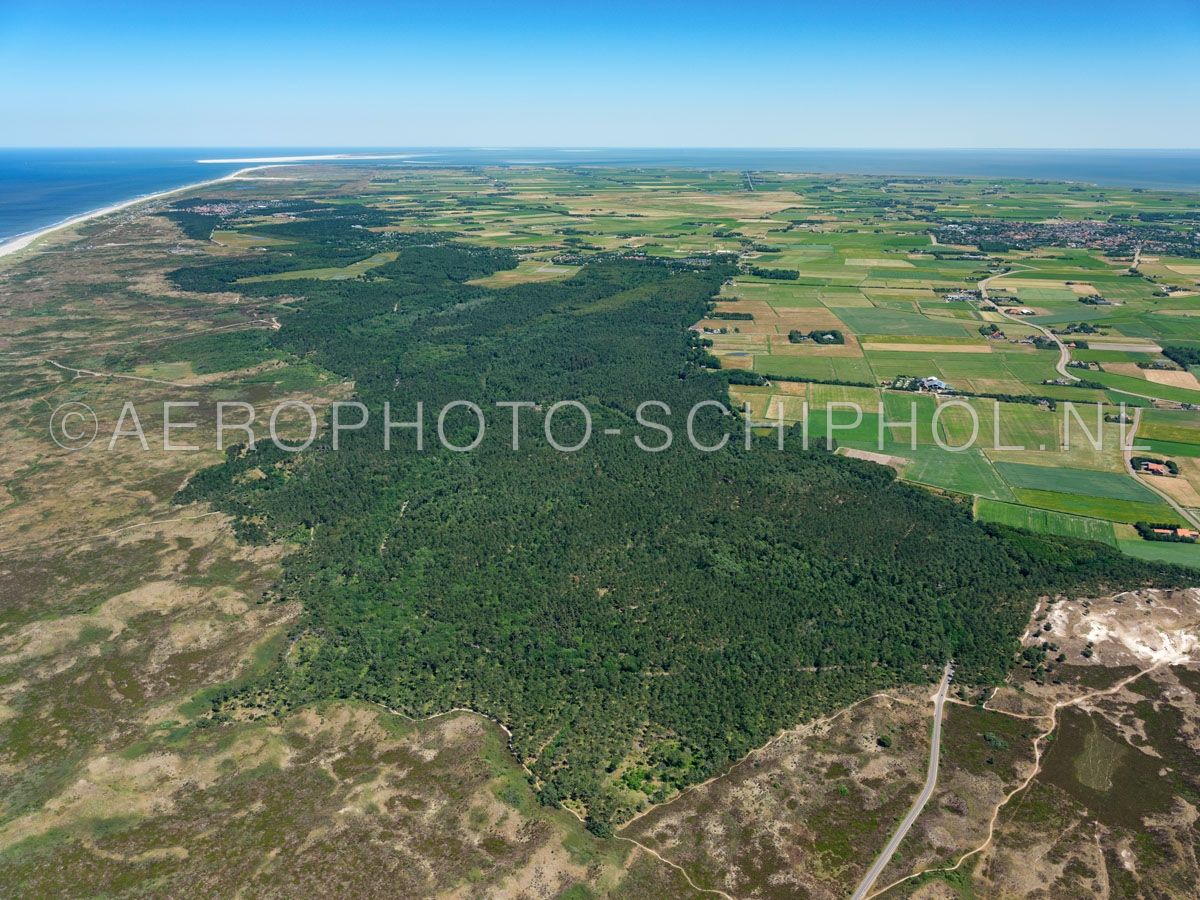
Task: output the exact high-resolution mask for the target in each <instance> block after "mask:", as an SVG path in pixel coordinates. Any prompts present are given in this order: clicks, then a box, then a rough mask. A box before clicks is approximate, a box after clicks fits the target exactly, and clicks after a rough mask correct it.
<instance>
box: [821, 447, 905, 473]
mask: <svg viewBox="0 0 1200 900" xmlns="http://www.w3.org/2000/svg"><path fill="white" fill-rule="evenodd" d="M838 453H840V454H842V456H849V457H852V458H854V459H865V460H866V461H867V462H873V463H879V465H881V466H891V467H892V468H893V469H895V470H896V471H897V472H900V471H903V469H904V467H905V466H906V465H908V464H909V462H910V460H908V459H906V458H905V457H903V456H892V455H891V454H890V453H876V452H874V451H873V450H856V449H855V448H853V447H840V448H838Z"/></svg>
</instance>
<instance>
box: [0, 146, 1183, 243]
mask: <svg viewBox="0 0 1200 900" xmlns="http://www.w3.org/2000/svg"><path fill="white" fill-rule="evenodd" d="M336 154H362V155H377V156H383V155H387V156H392V157H393V158H389V159H376V160H370V161H368V162H369V164H370V165H379V166H407V167H412V166H482V165H546V166H622V167H627V166H633V167H638V166H641V167H652V166H666V167H680V168H706V169H758V170H768V171H769V170H774V171H782V172H813V173H822V174H826V173H828V174H848V175H864V174H865V175H906V176H940V177H968V176H969V177H983V178H1026V179H1040V180H1051V181H1072V182H1080V183H1090V184H1098V185H1107V186H1119V187H1140V188H1152V189H1159V190H1177V191H1178V190H1183V191H1193V190H1194V191H1200V150H853V149H846V150H823V149H796V150H782V149H780V150H775V149H763V150H755V149H652V148H646V149H619V148H593V149H574V148H572V149H563V148H529V147H522V148H512V147H480V148H462V147H457V148H455V147H436V148H430V147H418V148H380V147H374V148H365V147H358V148H329V147H322V148H311V147H310V148H298V147H272V148H264V147H254V148H245V147H241V148H237V147H220V148H214V147H203V148H170V149H147V148H138V149H111V148H105V149H3V148H0V241H5V240H8V239H9V238H13V237H17V236H19V235H22V234H25V233H27V232H31V231H36V230H38V229H41V228H45V227H47V226H50V225H54V224H56V223H58V222H61V221H63V220H64V219H69V218H71V217H73V216H77V215H81V214H83V213H87V212H90V211H92V210H94V209H100V208H103V207H105V206H110V205H112V204H114V203H119V202H121V201H122V200H129V199H133V198H135V197H140V196H144V195H146V194H152V193H156V192H158V191H164V190H169V189H171V188H176V187H183V186H184V185H188V184H193V183H195V182H198V181H205V180H208V179H211V178H218V177H220V176H222V175H227V174H229V173H231V172H235V171H237V170H238V169H240V168H244V167H246V166H247V165H249V163H247V162H244V161H243V160H247V159H262V158H267V157H288V156H316V155H336ZM200 160H230V161H229V162H200ZM304 164H305V165H347V164H357V165H362V164H363V162H350V161H345V160H320V161H311V162H305V163H304Z"/></svg>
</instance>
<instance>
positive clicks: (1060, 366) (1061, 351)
mask: <svg viewBox="0 0 1200 900" xmlns="http://www.w3.org/2000/svg"><path fill="white" fill-rule="evenodd" d="M1028 268H1030V267H1029V266H1023V265H1021V264H1020V263H1013V268H1011V269H1007V270H1005V271H1003V272H997V273H996V274H995V275H989V276H988V277H987V278H985V279H983V281H981V282H979V284H978V288H979V296H980V298H981V299H982V300H987V299H988V292H987V289H988V284H990V283H991V282H992V281H993V280H995V279H997V278H1003V277H1004V276H1005V275H1011V274H1012V273H1013V272H1015V271H1016V270H1017V269H1028ZM993 305H994V306H996V312H998V313H1000V315H1002V316H1004V318H1006V319H1009V320H1010V321H1013V322H1019V323H1020V324H1022V325H1028V326H1029V327H1030V328H1036V329H1037V330H1038V331H1040V332H1041V333H1042V334H1044V335H1045V336H1046V337H1048V338H1050V340H1052V341H1054V343H1056V344H1057V345H1058V363H1057V364H1056V365H1055V366H1054V368H1055V369H1056V370H1057V371H1058V374H1059V375H1061V376H1062V377H1063V378H1065V379H1067V380H1068V381H1082V380H1083V379H1081V378H1080V377H1079V376H1078V375H1074V374H1072V372H1071V370H1070V369H1069V368H1068V367H1067V363H1069V362H1070V361H1071V351H1070V349H1069V348H1068V347H1067V345H1066V344H1064V343H1063V342H1062V341H1061V340H1060V339H1059V337H1058V335H1057V334H1055V333H1054V332H1053V331H1051V330H1050V329H1049V328H1046V327H1044V326H1042V325H1039V324H1038V323H1037V322H1030V321H1029V319H1027V318H1024V317H1022V316H1014V315H1012V314H1011V313H1009V312H1008V311H1007V310H1006V309H1005V308H1004V307H1003V306H999V305H997V304H993ZM1084 371H1086V370H1084ZM1106 390H1110V391H1113V392H1115V393H1118V394H1126V395H1127V396H1130V397H1140V398H1141V399H1143V400H1158V399H1159V398H1158V397H1155V396H1153V395H1151V394H1138V393H1136V392H1134V391H1127V390H1125V389H1124V388H1115V387H1108V388H1106Z"/></svg>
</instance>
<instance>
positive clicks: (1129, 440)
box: [1121, 406, 1200, 529]
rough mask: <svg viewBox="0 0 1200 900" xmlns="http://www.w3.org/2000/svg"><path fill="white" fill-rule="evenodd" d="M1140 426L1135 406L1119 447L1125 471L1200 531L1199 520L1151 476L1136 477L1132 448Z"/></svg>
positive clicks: (1139, 413) (1137, 407)
mask: <svg viewBox="0 0 1200 900" xmlns="http://www.w3.org/2000/svg"><path fill="white" fill-rule="evenodd" d="M1141 424H1142V408H1141V407H1140V406H1136V407H1134V409H1133V427H1132V428H1130V429H1129V432H1128V433H1127V434H1126V436H1125V443H1124V444H1123V445H1122V447H1121V455H1122V456H1123V457H1124V459H1125V470H1126V471H1127V472H1128V473H1129V474H1130V475H1132V476H1133V480H1134V481H1136V482H1137V483H1138V484H1141V485H1144V486H1146V487H1148V488H1149V489H1150V490H1152V491H1154V493H1156V494H1158V496H1160V497H1162V499H1163V500H1165V501H1166V502H1167V503H1168V504H1169V505H1170V506H1171V508H1172V509H1173V510H1175V512H1177V513H1179V515H1180V516H1181V517H1182V518H1183V521H1185V522H1187V523H1188V524H1189V525H1191V526H1192V527H1193V528H1198V529H1200V520H1197V518H1196V516H1194V515H1193V514H1192V513H1190V512H1188V511H1187V510H1186V509H1184V508H1183V507H1182V506H1181V505H1180V504H1179V503H1178V502H1177V501H1176V500H1175V498H1174V497H1172V496H1171V495H1170V494H1168V493H1167V492H1166V491H1164V490H1161V489H1159V487H1158V486H1157V485H1156V484H1154V483H1153V481H1152V480H1151V478H1153V477H1154V476H1151V478H1139V477H1138V473H1137V470H1136V469H1135V468H1134V467H1133V448H1134V446H1135V445H1134V438H1135V436H1136V435H1137V430H1138V426H1139V425H1141Z"/></svg>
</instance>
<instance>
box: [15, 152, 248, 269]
mask: <svg viewBox="0 0 1200 900" xmlns="http://www.w3.org/2000/svg"><path fill="white" fill-rule="evenodd" d="M267 168H271V166H250V167H249V168H246V169H239V170H238V171H236V172H231V173H229V174H228V175H222V176H221V177H220V178H210V179H208V180H207V181H197V182H196V183H195V184H185V185H182V186H180V187H176V188H170V189H168V190H165V191H157V192H155V193H152V194H144V195H142V196H140V197H133V198H132V199H129V200H122V201H121V202H119V203H113V204H111V205H110V206H105V207H102V208H100V209H93V210H91V211H89V212H85V213H81V214H79V215H77V216H72V217H70V218H68V219H64V220H63V221H61V222H56V223H55V224H53V225H47V226H46V227H45V228H40V229H38V230H37V231H30V232H27V233H26V234H20V235H17V236H16V237H13V238H9V239H8V240H6V241H4V242H3V243H0V257H3V256H8V255H10V254H13V253H16V252H18V251H20V250H24V249H25V248H26V247H29V246H31V245H32V244H34V243H35V242H37V241H39V240H41V239H42V238H44V237H46V236H47V235H50V234H53V233H54V232H56V231H62V230H63V229H65V228H72V227H74V226H76V225H82V224H83V223H84V222H90V221H91V220H92V219H99V218H101V217H102V216H107V215H109V214H111V213H115V212H120V211H121V210H123V209H128V208H129V207H131V206H137V205H138V204H139V203H149V202H150V201H152V200H160V199H162V198H163V197H170V196H173V195H174V194H182V193H184V192H185V191H191V190H195V189H197V188H202V187H207V186H209V185H213V184H220V183H221V182H224V181H233V180H235V179H237V178H240V177H242V176H244V175H245V174H246V173H247V172H253V171H256V170H258V169H267Z"/></svg>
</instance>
